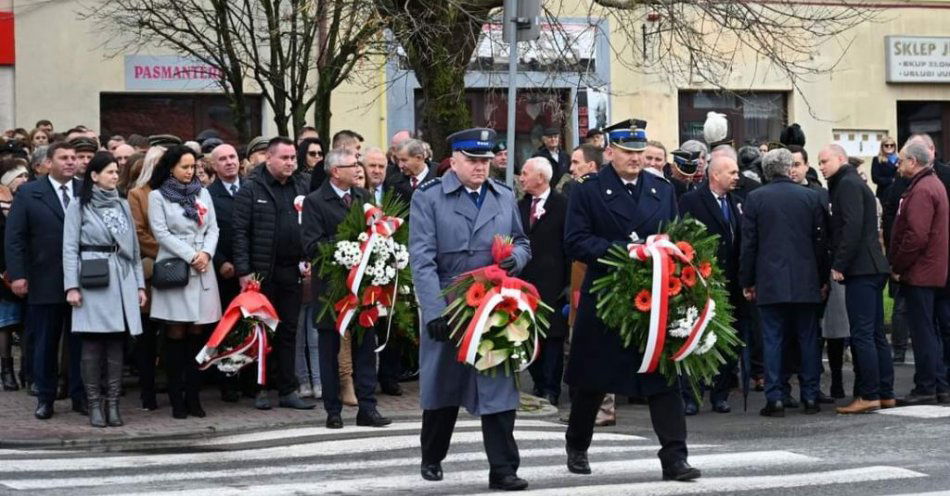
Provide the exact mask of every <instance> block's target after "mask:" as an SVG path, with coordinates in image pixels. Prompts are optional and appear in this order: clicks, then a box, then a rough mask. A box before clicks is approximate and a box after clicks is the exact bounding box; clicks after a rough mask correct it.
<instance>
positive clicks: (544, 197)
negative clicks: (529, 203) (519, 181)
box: [531, 188, 551, 205]
mask: <svg viewBox="0 0 950 496" xmlns="http://www.w3.org/2000/svg"><path fill="white" fill-rule="evenodd" d="M549 196H551V188H548V189H546V190H544V193H541V194H540V195H538V196H532V198H531V199H532V200H534V199H537V200H538V205H543V204H544V202H546V201H548V197H549Z"/></svg>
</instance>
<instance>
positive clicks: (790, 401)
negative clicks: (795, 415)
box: [782, 396, 801, 408]
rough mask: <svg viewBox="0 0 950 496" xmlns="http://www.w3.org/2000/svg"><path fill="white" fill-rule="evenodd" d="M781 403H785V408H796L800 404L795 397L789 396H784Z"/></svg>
mask: <svg viewBox="0 0 950 496" xmlns="http://www.w3.org/2000/svg"><path fill="white" fill-rule="evenodd" d="M782 404H783V405H785V408H798V407H799V406H801V404H800V403H799V402H798V400H796V399H795V398H792V397H791V396H786V397H784V398H782Z"/></svg>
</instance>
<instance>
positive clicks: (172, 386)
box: [164, 339, 188, 419]
mask: <svg viewBox="0 0 950 496" xmlns="http://www.w3.org/2000/svg"><path fill="white" fill-rule="evenodd" d="M184 357H185V341H184V340H181V339H165V360H164V362H165V375H166V376H167V377H168V401H169V402H170V403H171V405H172V417H175V418H176V419H183V418H188V409H187V408H185V367H186V366H187V365H186V364H185V363H184V361H183V358H184Z"/></svg>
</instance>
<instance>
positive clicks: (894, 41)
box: [884, 36, 950, 83]
mask: <svg viewBox="0 0 950 496" xmlns="http://www.w3.org/2000/svg"><path fill="white" fill-rule="evenodd" d="M884 46H885V49H886V50H887V55H886V58H885V60H886V63H887V82H888V83H950V37H947V36H885V37H884Z"/></svg>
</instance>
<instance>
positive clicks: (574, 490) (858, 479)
mask: <svg viewBox="0 0 950 496" xmlns="http://www.w3.org/2000/svg"><path fill="white" fill-rule="evenodd" d="M594 475H595V476H596V472H595V473H594ZM918 477H927V474H922V473H920V472H914V471H913V470H907V469H904V468H899V467H888V466H874V467H861V468H852V469H844V470H829V471H824V472H805V473H797V474H787V475H759V476H749V477H703V478H700V479H696V480H695V481H691V482H690V483H688V484H684V483H682V482H635V483H630V484H599V485H594V486H573V487H571V489H570V494H571V496H600V495H602V494H649V495H650V496H676V495H681V494H734V493H739V492H743V491H763V490H767V489H797V488H803V487H812V486H830V485H834V484H857V483H862V482H876V481H884V480H897V479H913V478H918ZM539 482H540V483H542V484H543V483H544V482H543V481H539ZM529 489H531V488H530V487H529ZM228 494H232V493H228ZM233 494H238V493H233ZM497 494H498V493H480V494H471V493H466V496H492V495H497ZM531 494H532V495H536V496H562V495H563V494H564V488H563V487H558V488H544V489H534V490H532V491H531Z"/></svg>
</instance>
